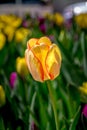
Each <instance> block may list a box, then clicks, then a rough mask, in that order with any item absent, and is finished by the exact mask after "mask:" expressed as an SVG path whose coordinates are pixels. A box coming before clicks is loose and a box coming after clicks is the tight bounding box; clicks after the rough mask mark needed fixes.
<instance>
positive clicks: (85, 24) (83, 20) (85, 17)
mask: <svg viewBox="0 0 87 130" xmlns="http://www.w3.org/2000/svg"><path fill="white" fill-rule="evenodd" d="M75 22H76V23H77V25H78V26H79V27H81V28H87V13H84V14H79V15H77V16H75Z"/></svg>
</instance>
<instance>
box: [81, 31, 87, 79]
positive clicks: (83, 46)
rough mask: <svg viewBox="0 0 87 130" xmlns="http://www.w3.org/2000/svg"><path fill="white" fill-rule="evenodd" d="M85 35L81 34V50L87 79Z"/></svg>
mask: <svg viewBox="0 0 87 130" xmlns="http://www.w3.org/2000/svg"><path fill="white" fill-rule="evenodd" d="M85 37H86V36H85V33H82V34H81V48H82V54H83V59H82V61H83V71H84V74H85V76H86V77H87V50H86V44H87V43H86V38H85Z"/></svg>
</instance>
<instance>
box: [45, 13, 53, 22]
mask: <svg viewBox="0 0 87 130" xmlns="http://www.w3.org/2000/svg"><path fill="white" fill-rule="evenodd" d="M44 17H45V18H47V19H48V20H50V21H53V19H54V15H53V14H52V13H46V14H45V16H44Z"/></svg>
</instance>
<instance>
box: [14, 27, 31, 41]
mask: <svg viewBox="0 0 87 130" xmlns="http://www.w3.org/2000/svg"><path fill="white" fill-rule="evenodd" d="M28 34H31V31H30V30H29V29H26V28H19V29H18V30H16V32H15V41H16V42H18V43H19V42H22V41H23V40H24V38H26V37H27V36H28Z"/></svg>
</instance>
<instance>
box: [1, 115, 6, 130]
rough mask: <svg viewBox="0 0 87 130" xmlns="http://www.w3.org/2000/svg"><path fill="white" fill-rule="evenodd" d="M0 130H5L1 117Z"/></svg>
mask: <svg viewBox="0 0 87 130" xmlns="http://www.w3.org/2000/svg"><path fill="white" fill-rule="evenodd" d="M0 130H5V127H4V122H3V119H2V117H1V116H0Z"/></svg>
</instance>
